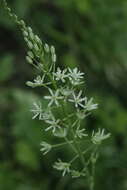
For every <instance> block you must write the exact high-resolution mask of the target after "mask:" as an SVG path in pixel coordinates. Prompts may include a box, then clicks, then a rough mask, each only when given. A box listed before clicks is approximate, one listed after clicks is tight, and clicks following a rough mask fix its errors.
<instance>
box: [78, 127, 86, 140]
mask: <svg viewBox="0 0 127 190" xmlns="http://www.w3.org/2000/svg"><path fill="white" fill-rule="evenodd" d="M85 130H86V129H80V126H79V127H77V129H76V131H75V137H79V138H80V139H81V138H82V137H87V136H88V134H86V133H84V131H85Z"/></svg>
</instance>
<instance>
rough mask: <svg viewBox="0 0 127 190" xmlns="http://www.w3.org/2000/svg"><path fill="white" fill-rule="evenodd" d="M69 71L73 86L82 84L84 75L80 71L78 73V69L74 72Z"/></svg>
mask: <svg viewBox="0 0 127 190" xmlns="http://www.w3.org/2000/svg"><path fill="white" fill-rule="evenodd" d="M68 70H69V79H70V81H71V83H72V84H73V85H79V84H82V82H81V79H82V78H83V75H84V73H81V72H80V71H78V68H77V67H76V68H74V69H73V70H71V69H70V68H68Z"/></svg>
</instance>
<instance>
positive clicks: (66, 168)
mask: <svg viewBox="0 0 127 190" xmlns="http://www.w3.org/2000/svg"><path fill="white" fill-rule="evenodd" d="M53 167H54V168H55V169H57V170H60V171H63V173H62V175H63V176H65V174H66V173H69V172H70V163H67V162H62V161H61V160H60V159H59V160H58V162H55V164H54V166H53Z"/></svg>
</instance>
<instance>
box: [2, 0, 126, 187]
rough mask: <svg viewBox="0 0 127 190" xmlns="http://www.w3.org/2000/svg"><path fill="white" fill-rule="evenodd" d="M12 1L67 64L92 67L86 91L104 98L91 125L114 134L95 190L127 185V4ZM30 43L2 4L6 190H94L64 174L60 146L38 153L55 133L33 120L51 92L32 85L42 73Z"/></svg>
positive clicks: (103, 154) (104, 153) (112, 0)
mask: <svg viewBox="0 0 127 190" xmlns="http://www.w3.org/2000/svg"><path fill="white" fill-rule="evenodd" d="M8 3H9V5H10V6H11V7H12V8H13V10H14V11H15V12H16V14H17V15H19V16H20V17H21V18H23V19H24V20H25V21H26V22H27V23H28V24H29V25H31V26H32V28H33V29H34V31H35V32H36V33H37V34H38V35H39V36H40V37H41V38H42V40H43V41H44V42H48V43H50V44H53V45H55V47H56V51H57V55H58V61H57V64H58V65H59V66H60V67H65V66H72V67H75V66H78V67H79V68H80V69H81V70H82V71H84V72H85V77H86V83H85V85H86V88H87V90H86V94H87V95H88V96H93V97H95V101H96V102H98V103H99V109H98V110H97V111H95V112H94V114H93V115H91V116H90V117H89V118H88V119H87V121H86V123H85V126H86V127H87V129H88V130H91V129H96V128H97V127H104V128H106V129H107V130H108V131H110V132H111V133H112V137H111V138H110V140H108V142H106V143H104V146H103V148H102V151H101V156H100V158H99V160H98V163H97V169H96V178H95V180H96V182H95V184H96V190H102V189H103V190H107V189H108V190H114V189H116V190H127V1H126V0H52V1H50V0H10V1H9V0H8ZM0 6H1V2H0ZM24 47H25V44H24V42H23V39H22V36H21V33H20V32H19V31H18V28H17V27H16V26H15V25H14V23H13V22H12V21H11V20H10V19H9V18H8V16H7V15H6V14H5V12H4V11H3V10H2V8H0V189H1V190H65V189H66V190H87V187H86V188H85V183H84V179H77V180H73V179H71V178H70V177H68V176H67V177H64V178H62V179H61V178H60V177H59V174H58V173H57V172H55V171H54V170H53V169H52V167H51V165H52V163H53V162H54V160H55V158H57V156H58V155H60V154H63V153H61V151H60V150H59V149H58V150H57V152H56V153H55V152H52V153H51V154H49V155H47V156H45V157H44V156H42V154H41V153H40V151H39V149H40V146H39V144H40V142H41V140H42V139H43V138H51V137H49V136H45V135H44V134H43V133H42V130H41V129H42V127H43V125H42V123H41V122H38V121H35V120H34V121H33V120H32V119H31V117H32V115H31V113H30V112H29V110H30V109H31V105H32V103H33V101H39V100H40V99H41V98H42V95H43V93H44V92H43V91H41V89H40V90H35V89H34V90H32V89H30V88H28V87H27V86H26V85H25V82H26V81H27V80H32V79H33V76H35V73H34V70H33V69H32V68H31V67H30V66H29V65H27V64H26V62H25V48H24ZM51 140H52V139H51ZM68 155H69V152H66V153H65V155H63V156H64V157H66V156H68Z"/></svg>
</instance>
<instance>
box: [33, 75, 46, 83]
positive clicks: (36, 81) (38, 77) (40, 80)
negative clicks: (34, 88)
mask: <svg viewBox="0 0 127 190" xmlns="http://www.w3.org/2000/svg"><path fill="white" fill-rule="evenodd" d="M44 78H45V75H43V76H42V77H41V76H40V75H39V76H37V77H36V79H34V82H35V84H43V82H44Z"/></svg>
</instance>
